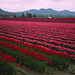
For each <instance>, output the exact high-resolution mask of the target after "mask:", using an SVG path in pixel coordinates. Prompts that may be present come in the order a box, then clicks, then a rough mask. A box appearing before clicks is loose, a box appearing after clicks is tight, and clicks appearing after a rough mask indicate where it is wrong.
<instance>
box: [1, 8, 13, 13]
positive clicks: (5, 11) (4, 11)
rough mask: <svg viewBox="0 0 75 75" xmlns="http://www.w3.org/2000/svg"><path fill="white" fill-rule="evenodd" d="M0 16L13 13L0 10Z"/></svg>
mask: <svg viewBox="0 0 75 75" xmlns="http://www.w3.org/2000/svg"><path fill="white" fill-rule="evenodd" d="M0 14H13V12H8V11H5V10H2V9H0Z"/></svg>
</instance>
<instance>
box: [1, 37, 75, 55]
mask: <svg viewBox="0 0 75 75" xmlns="http://www.w3.org/2000/svg"><path fill="white" fill-rule="evenodd" d="M12 37H15V36H12ZM15 38H19V40H25V41H26V42H30V43H32V44H35V43H36V44H39V45H42V46H45V47H48V48H51V49H55V50H57V51H61V52H62V51H64V52H67V53H69V52H70V54H73V55H75V50H73V49H68V48H65V47H61V46H55V45H54V44H48V43H46V42H41V41H37V40H31V39H27V38H22V37H21V38H20V37H18V36H16V37H15ZM0 39H3V37H2V36H1V37H0Z"/></svg>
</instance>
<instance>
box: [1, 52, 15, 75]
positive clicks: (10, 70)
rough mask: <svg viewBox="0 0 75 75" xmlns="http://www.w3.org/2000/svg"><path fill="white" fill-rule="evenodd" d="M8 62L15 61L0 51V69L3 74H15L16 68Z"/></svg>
mask: <svg viewBox="0 0 75 75" xmlns="http://www.w3.org/2000/svg"><path fill="white" fill-rule="evenodd" d="M10 62H12V63H13V62H16V59H13V58H12V56H9V55H7V54H3V52H2V51H0V71H2V72H3V75H10V74H11V75H13V74H14V75H16V70H15V68H14V67H13V66H12V64H11V63H10Z"/></svg>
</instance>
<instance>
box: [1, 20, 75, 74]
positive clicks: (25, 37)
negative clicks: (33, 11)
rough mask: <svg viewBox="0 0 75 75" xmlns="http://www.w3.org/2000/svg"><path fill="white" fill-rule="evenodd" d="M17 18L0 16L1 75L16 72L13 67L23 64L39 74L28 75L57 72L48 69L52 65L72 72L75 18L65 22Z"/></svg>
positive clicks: (74, 55)
mask: <svg viewBox="0 0 75 75" xmlns="http://www.w3.org/2000/svg"><path fill="white" fill-rule="evenodd" d="M19 20H20V19H19ZM19 20H8V19H7V20H3V19H0V70H1V71H2V72H3V73H4V75H16V69H15V68H20V69H23V68H24V67H27V68H28V69H30V70H32V71H35V72H39V73H40V74H30V75H56V74H55V73H51V72H49V71H48V68H51V67H54V68H57V69H59V70H69V68H71V69H70V70H69V73H71V75H72V74H75V22H74V21H75V19H73V21H72V19H71V20H68V22H67V23H66V21H65V20H64V21H65V22H63V21H62V20H61V21H62V22H55V21H54V22H49V21H48V22H44V21H42V22H41V21H22V20H21V21H19ZM69 22H72V23H69ZM72 64H73V67H72V66H71V65H72ZM8 71H9V72H8ZM53 72H54V71H53ZM21 75H22V74H21ZM23 75H26V74H23ZM61 75H62V74H61ZM65 75H70V74H65Z"/></svg>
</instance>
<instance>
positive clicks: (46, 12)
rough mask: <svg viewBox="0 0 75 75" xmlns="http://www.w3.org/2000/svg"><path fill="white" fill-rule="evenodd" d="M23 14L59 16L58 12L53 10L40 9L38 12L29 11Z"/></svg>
mask: <svg viewBox="0 0 75 75" xmlns="http://www.w3.org/2000/svg"><path fill="white" fill-rule="evenodd" d="M24 13H25V14H26V13H31V14H43V15H59V14H60V12H58V11H56V10H53V9H50V8H49V9H43V8H42V9H40V10H35V9H32V10H29V11H24Z"/></svg>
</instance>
